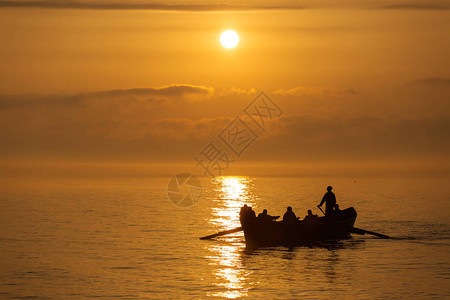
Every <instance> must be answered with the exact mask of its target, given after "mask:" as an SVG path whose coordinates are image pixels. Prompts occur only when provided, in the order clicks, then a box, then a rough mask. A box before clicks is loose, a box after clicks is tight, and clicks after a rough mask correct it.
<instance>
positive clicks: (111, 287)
mask: <svg viewBox="0 0 450 300" xmlns="http://www.w3.org/2000/svg"><path fill="white" fill-rule="evenodd" d="M168 182H169V178H133V179H129V178H127V179H120V178H119V179H118V178H115V179H87V180H80V179H21V180H19V179H14V180H13V179H9V180H2V181H1V183H0V298H1V299H91V298H97V299H98V298H100V299H146V298H152V299H153V298H155V299H177V298H180V299H181V298H187V299H207V298H231V299H233V298H251V299H261V298H267V299H274V298H277V299H295V298H304V299H314V298H317V299H328V298H337V299H386V298H396V299H397V298H404V299H411V298H418V299H423V298H427V299H428V298H438V299H442V298H450V251H449V250H450V192H449V191H448V186H449V185H448V183H449V180H448V178H425V179H424V178H420V179H419V178H390V177H384V178H362V179H358V178H356V179H355V178H341V179H333V178H263V177H221V178H217V179H216V180H214V181H211V182H208V181H205V180H203V181H202V184H203V187H204V190H203V195H202V197H201V198H200V200H199V201H198V203H197V204H196V205H195V206H193V207H191V208H179V207H177V206H175V205H174V204H172V202H170V201H169V199H168V198H167V184H168ZM327 185H332V186H333V187H334V189H333V191H334V192H335V193H336V196H337V199H338V203H339V204H340V207H341V208H346V207H349V206H353V207H355V208H356V210H357V211H358V218H357V220H356V224H355V226H357V227H360V228H364V229H367V230H372V231H377V232H381V233H384V234H388V235H390V236H392V237H393V239H390V240H382V239H378V238H375V237H371V236H354V237H353V238H352V239H350V240H345V241H338V242H329V243H323V244H320V245H315V246H313V247H297V248H293V249H288V248H283V247H275V248H264V249H258V250H253V251H249V250H246V249H245V243H244V238H243V235H242V233H235V234H232V235H231V236H224V237H221V238H218V239H216V240H210V241H202V240H199V239H198V238H199V237H201V236H204V235H207V234H211V233H215V232H217V231H220V230H225V229H231V228H234V227H237V226H239V222H238V211H239V208H240V206H242V205H243V204H244V203H247V204H249V205H252V206H253V207H254V208H255V210H256V211H257V213H259V212H260V211H261V210H262V209H264V208H266V209H268V210H269V214H272V215H282V214H283V213H284V211H285V209H286V206H288V205H290V206H292V207H293V209H294V211H295V212H296V214H297V216H301V217H303V216H304V215H305V214H306V211H307V209H313V211H314V212H315V213H317V214H319V213H320V212H319V211H318V210H317V209H316V208H315V207H316V205H317V204H318V203H319V201H320V199H321V197H322V195H323V193H324V192H325V188H326V186H327Z"/></svg>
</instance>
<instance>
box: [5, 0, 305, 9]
mask: <svg viewBox="0 0 450 300" xmlns="http://www.w3.org/2000/svg"><path fill="white" fill-rule="evenodd" d="M0 7H4V8H7V7H16V8H21V7H23V8H56V9H94V10H160V11H249V10H285V9H302V8H303V7H301V6H297V5H289V6H286V5H281V6H278V5H238V4H236V5H234V4H212V3H211V4H163V3H142V2H128V1H124V2H94V1H89V2H88V1H56V0H49V1H0Z"/></svg>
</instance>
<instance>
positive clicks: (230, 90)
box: [218, 87, 256, 96]
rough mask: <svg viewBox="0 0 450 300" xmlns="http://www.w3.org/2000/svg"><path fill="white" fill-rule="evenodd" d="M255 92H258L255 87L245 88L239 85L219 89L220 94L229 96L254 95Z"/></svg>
mask: <svg viewBox="0 0 450 300" xmlns="http://www.w3.org/2000/svg"><path fill="white" fill-rule="evenodd" d="M255 94H256V89H255V88H250V89H243V88H239V87H232V88H224V89H221V90H219V91H218V95H219V96H229V95H245V96H252V95H255Z"/></svg>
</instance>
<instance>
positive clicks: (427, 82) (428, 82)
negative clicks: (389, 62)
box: [412, 77, 450, 87]
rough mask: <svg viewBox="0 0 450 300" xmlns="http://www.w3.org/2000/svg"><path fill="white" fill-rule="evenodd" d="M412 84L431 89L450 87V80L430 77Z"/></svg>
mask: <svg viewBox="0 0 450 300" xmlns="http://www.w3.org/2000/svg"><path fill="white" fill-rule="evenodd" d="M412 83H415V84H420V85H424V86H431V87H450V78H440V77H430V78H424V79H419V80H415V81H413V82H412Z"/></svg>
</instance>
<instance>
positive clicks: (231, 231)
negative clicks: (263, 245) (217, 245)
mask: <svg viewBox="0 0 450 300" xmlns="http://www.w3.org/2000/svg"><path fill="white" fill-rule="evenodd" d="M242 230H243V229H242V227H238V228H234V229H230V230H227V231H221V232H218V233H215V234H211V235H207V236H204V237H201V238H200V239H201V240H209V239H213V238H215V237H218V236H222V235H226V234H230V233H235V232H239V231H242Z"/></svg>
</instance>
